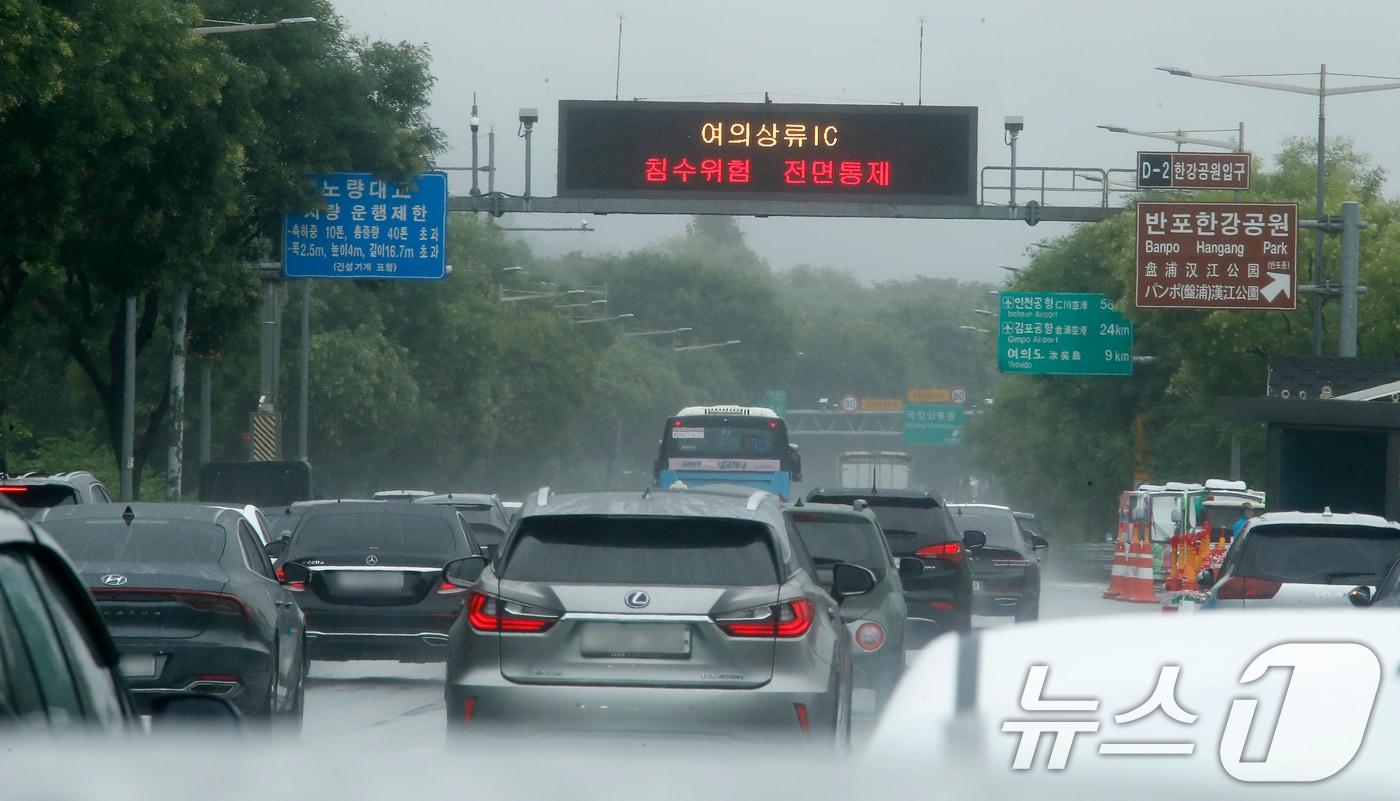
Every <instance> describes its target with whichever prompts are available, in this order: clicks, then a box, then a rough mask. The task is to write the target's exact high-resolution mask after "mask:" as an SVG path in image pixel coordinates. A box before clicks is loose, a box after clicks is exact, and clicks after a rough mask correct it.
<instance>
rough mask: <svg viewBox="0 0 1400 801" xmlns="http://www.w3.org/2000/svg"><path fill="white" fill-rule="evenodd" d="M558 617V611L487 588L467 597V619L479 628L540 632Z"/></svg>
mask: <svg viewBox="0 0 1400 801" xmlns="http://www.w3.org/2000/svg"><path fill="white" fill-rule="evenodd" d="M558 620H559V614H558V613H557V612H551V611H550V610H548V609H541V608H540V607H538V606H526V605H525V604H520V603H516V602H515V601H507V600H505V599H503V598H497V597H496V596H494V595H487V594H486V593H484V592H473V593H472V594H471V597H470V598H468V599H467V622H468V623H470V624H471V626H472V628H474V629H476V630H477V631H498V632H504V633H508V634H538V633H540V632H542V631H545V630H547V629H548V628H549V627H550V626H553V625H554V624H555V623H556V622H557V621H558Z"/></svg>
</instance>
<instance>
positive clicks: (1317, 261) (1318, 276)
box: [1312, 64, 1327, 356]
mask: <svg viewBox="0 0 1400 801" xmlns="http://www.w3.org/2000/svg"><path fill="white" fill-rule="evenodd" d="M1326 160H1327V65H1326V64H1323V65H1322V67H1321V69H1319V70H1318V73H1317V216H1316V217H1314V218H1313V219H1315V220H1317V221H1318V222H1319V223H1321V222H1322V221H1323V220H1325V219H1326V218H1325V217H1323V216H1322V215H1323V212H1324V206H1325V205H1326V204H1325V203H1324V202H1323V200H1324V198H1325V197H1326V194H1327V171H1326V169H1325V166H1326ZM1326 238H1327V232H1326V231H1325V230H1324V229H1322V228H1320V227H1319V228H1316V229H1314V230H1313V265H1312V268H1313V269H1312V278H1313V284H1314V285H1317V286H1321V285H1322V260H1323V258H1324V256H1323V250H1322V245H1323V242H1324V241H1326ZM1326 302H1327V299H1326V297H1324V296H1323V295H1313V307H1312V318H1313V330H1312V352H1313V355H1314V356H1321V355H1322V304H1324V303H1326Z"/></svg>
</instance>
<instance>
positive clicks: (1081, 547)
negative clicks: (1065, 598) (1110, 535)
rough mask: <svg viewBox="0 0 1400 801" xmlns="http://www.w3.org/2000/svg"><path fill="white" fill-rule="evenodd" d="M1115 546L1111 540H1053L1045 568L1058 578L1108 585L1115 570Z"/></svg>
mask: <svg viewBox="0 0 1400 801" xmlns="http://www.w3.org/2000/svg"><path fill="white" fill-rule="evenodd" d="M1113 548H1114V546H1113V543H1111V542H1074V543H1067V544H1065V545H1059V544H1057V543H1054V542H1051V543H1050V548H1049V556H1048V558H1047V559H1046V562H1048V564H1046V565H1045V569H1046V571H1047V572H1049V573H1050V574H1051V575H1053V576H1055V577H1057V578H1068V579H1077V580H1082V581H1103V582H1104V584H1105V586H1106V585H1107V583H1108V578H1109V576H1110V575H1111V574H1112V571H1113Z"/></svg>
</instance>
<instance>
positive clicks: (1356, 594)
mask: <svg viewBox="0 0 1400 801" xmlns="http://www.w3.org/2000/svg"><path fill="white" fill-rule="evenodd" d="M1347 600H1348V601H1351V605H1352V606H1356V607H1361V608H1365V607H1368V606H1370V605H1371V600H1372V598H1371V588H1370V587H1356V588H1354V589H1352V591H1351V592H1349V593H1347Z"/></svg>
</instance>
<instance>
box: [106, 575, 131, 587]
mask: <svg viewBox="0 0 1400 801" xmlns="http://www.w3.org/2000/svg"><path fill="white" fill-rule="evenodd" d="M102 583H103V584H106V585H107V586H108V587H120V586H121V585H123V584H125V583H126V576H122V575H119V574H117V573H108V574H107V575H105V576H103V577H102Z"/></svg>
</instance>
